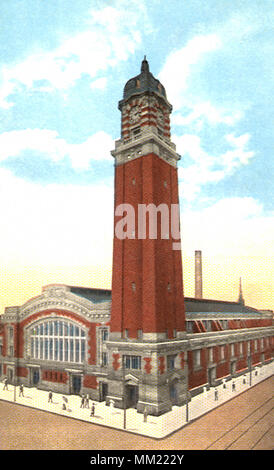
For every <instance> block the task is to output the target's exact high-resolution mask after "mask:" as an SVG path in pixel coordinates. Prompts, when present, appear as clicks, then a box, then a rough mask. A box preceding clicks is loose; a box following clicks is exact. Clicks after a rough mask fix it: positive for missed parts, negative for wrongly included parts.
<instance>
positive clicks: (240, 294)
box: [238, 277, 245, 305]
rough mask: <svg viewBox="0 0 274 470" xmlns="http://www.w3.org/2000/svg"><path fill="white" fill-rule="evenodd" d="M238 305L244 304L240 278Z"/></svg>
mask: <svg viewBox="0 0 274 470" xmlns="http://www.w3.org/2000/svg"><path fill="white" fill-rule="evenodd" d="M238 302H239V304H243V305H244V303H245V301H244V297H243V290H242V278H241V277H240V282H239V298H238Z"/></svg>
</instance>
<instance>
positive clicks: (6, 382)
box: [3, 377, 8, 390]
mask: <svg viewBox="0 0 274 470" xmlns="http://www.w3.org/2000/svg"><path fill="white" fill-rule="evenodd" d="M3 390H8V379H7V377H6V378H5V380H4V387H3Z"/></svg>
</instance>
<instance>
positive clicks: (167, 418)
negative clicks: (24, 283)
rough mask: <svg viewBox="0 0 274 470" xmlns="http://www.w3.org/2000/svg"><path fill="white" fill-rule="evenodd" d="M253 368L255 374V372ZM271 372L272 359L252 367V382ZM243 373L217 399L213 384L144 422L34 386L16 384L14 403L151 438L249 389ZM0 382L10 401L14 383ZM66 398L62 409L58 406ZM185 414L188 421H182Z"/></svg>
mask: <svg viewBox="0 0 274 470" xmlns="http://www.w3.org/2000/svg"><path fill="white" fill-rule="evenodd" d="M256 371H257V375H256ZM272 374H273V363H271V364H268V365H264V366H262V367H258V368H256V369H255V370H253V371H252V386H253V385H256V384H257V383H259V382H261V381H262V380H265V379H266V378H268V377H270V376H271V375H272ZM243 377H244V376H241V377H238V378H236V379H232V380H229V381H228V382H227V383H226V388H223V384H221V385H219V386H218V387H217V390H218V399H217V400H215V387H212V388H211V389H210V390H208V391H207V392H206V391H205V392H203V393H201V394H199V395H197V396H196V397H194V398H192V400H191V402H190V403H189V404H188V410H187V406H186V405H183V406H180V407H179V406H173V408H172V411H170V412H168V413H166V414H164V415H162V416H150V415H149V416H148V417H147V422H144V417H143V415H142V414H141V413H137V411H136V410H135V409H133V408H130V409H128V410H126V426H125V428H124V411H123V410H120V409H118V408H112V407H110V406H106V405H105V402H95V401H91V400H90V403H89V408H80V405H81V397H79V396H78V395H77V396H76V395H62V394H58V393H53V400H52V401H53V402H52V403H49V402H48V391H44V390H37V389H36V388H27V387H25V388H24V397H22V396H21V397H20V396H19V386H18V387H16V397H15V398H16V403H18V404H20V405H24V406H28V407H32V408H37V409H40V410H44V411H48V412H51V413H56V414H59V415H63V416H67V417H71V418H74V419H78V420H82V421H87V422H90V423H94V424H99V425H104V426H108V427H111V428H115V429H119V430H122V429H125V430H126V431H127V432H133V433H136V434H141V435H144V436H149V437H153V438H156V439H157V438H158V439H159V438H163V437H166V436H168V435H169V434H171V433H172V432H174V431H176V430H178V429H180V428H181V427H182V426H185V425H186V424H187V423H188V422H189V421H193V420H194V419H196V418H198V417H199V416H202V415H203V414H205V413H207V412H208V411H210V410H212V409H213V408H216V407H217V406H220V405H221V404H223V403H225V402H226V401H227V400H230V399H231V398H234V397H235V396H237V395H239V394H240V393H242V392H244V391H245V390H247V389H249V388H250V386H249V380H250V373H247V374H246V383H245V384H244V383H243ZM232 382H234V383H235V390H234V391H233V390H232ZM3 387H4V384H3V383H1V384H0V400H5V401H10V402H14V395H15V393H14V386H13V385H10V384H9V385H8V390H3ZM63 397H65V398H66V400H67V403H66V408H67V409H66V410H63V409H62V406H63V403H65V401H64V399H63ZM92 403H94V404H95V414H94V416H92V417H91V416H90V412H91V410H90V408H91V405H92ZM187 414H188V421H186V418H187Z"/></svg>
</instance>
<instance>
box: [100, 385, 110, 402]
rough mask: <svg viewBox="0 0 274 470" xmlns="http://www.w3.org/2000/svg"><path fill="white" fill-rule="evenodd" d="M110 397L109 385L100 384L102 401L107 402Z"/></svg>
mask: <svg viewBox="0 0 274 470" xmlns="http://www.w3.org/2000/svg"><path fill="white" fill-rule="evenodd" d="M107 395H108V384H107V383H106V382H101V383H100V401H106V398H107Z"/></svg>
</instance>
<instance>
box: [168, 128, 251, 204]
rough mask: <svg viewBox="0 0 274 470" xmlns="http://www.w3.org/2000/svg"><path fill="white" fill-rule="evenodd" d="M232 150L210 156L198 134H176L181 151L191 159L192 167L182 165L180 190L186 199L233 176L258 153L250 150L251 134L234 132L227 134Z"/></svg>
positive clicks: (179, 151)
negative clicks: (213, 183)
mask: <svg viewBox="0 0 274 470" xmlns="http://www.w3.org/2000/svg"><path fill="white" fill-rule="evenodd" d="M225 138H226V141H227V142H228V144H229V145H230V146H232V147H233V149H232V150H230V149H229V150H227V151H226V152H224V153H223V154H221V155H213V154H212V155H210V154H208V153H207V152H206V151H205V150H204V149H203V148H202V144H201V138H200V137H199V136H197V135H192V134H184V135H182V136H179V137H178V136H175V138H174V142H175V143H176V146H177V151H178V153H179V154H180V155H181V156H182V159H183V162H184V156H187V157H189V158H190V159H191V161H192V162H193V163H191V164H190V165H189V166H186V165H185V164H183V167H180V168H179V170H178V171H179V179H180V192H181V195H182V197H183V199H186V200H189V201H191V200H193V199H195V197H196V196H197V194H199V192H200V190H201V188H202V186H203V185H205V184H207V183H212V182H218V181H221V180H222V179H224V178H226V177H227V176H229V175H231V174H232V173H233V172H234V171H235V170H236V169H237V168H239V167H240V166H241V165H246V164H248V163H249V160H250V159H251V158H252V157H253V156H254V152H253V151H249V150H247V149H246V146H247V145H248V143H249V139H250V136H249V134H242V135H240V136H238V137H235V135H234V134H228V135H226V136H225Z"/></svg>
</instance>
